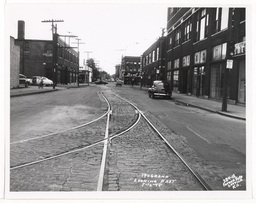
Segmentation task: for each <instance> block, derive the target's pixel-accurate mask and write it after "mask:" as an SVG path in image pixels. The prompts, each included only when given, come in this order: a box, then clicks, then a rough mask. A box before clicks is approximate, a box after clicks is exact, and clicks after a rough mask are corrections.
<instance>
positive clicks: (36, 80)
mask: <svg viewBox="0 0 256 203" xmlns="http://www.w3.org/2000/svg"><path fill="white" fill-rule="evenodd" d="M41 79H43V84H44V85H45V86H52V85H53V81H52V80H50V79H48V78H47V77H43V76H33V77H32V83H33V85H39V83H40V81H41Z"/></svg>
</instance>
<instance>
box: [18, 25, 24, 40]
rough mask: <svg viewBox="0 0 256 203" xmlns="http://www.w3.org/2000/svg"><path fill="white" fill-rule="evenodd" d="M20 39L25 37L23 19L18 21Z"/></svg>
mask: <svg viewBox="0 0 256 203" xmlns="http://www.w3.org/2000/svg"><path fill="white" fill-rule="evenodd" d="M18 39H20V40H24V39H25V22H24V21H23V20H19V21H18Z"/></svg>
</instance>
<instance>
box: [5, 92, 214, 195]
mask: <svg viewBox="0 0 256 203" xmlns="http://www.w3.org/2000/svg"><path fill="white" fill-rule="evenodd" d="M101 94H102V96H103V97H104V99H105V101H106V102H107V104H108V111H107V112H106V113H104V114H103V115H102V116H101V117H99V118H97V119H95V120H97V121H98V120H100V119H101V118H103V117H105V116H106V115H107V123H106V131H105V138H104V139H102V140H99V141H97V142H95V143H93V144H90V145H88V146H83V147H81V146H80V147H79V148H77V149H72V150H69V151H66V152H62V153H60V154H57V155H54V156H50V157H46V158H44V159H41V160H37V161H33V162H29V163H25V164H21V165H16V166H12V167H10V170H14V169H19V168H23V167H26V166H30V165H33V164H38V163H42V162H44V161H48V160H51V159H55V158H59V157H62V156H65V155H68V154H71V153H75V152H79V151H82V150H85V149H89V148H91V147H94V146H96V145H98V144H100V143H102V142H104V148H103V155H102V161H101V166H100V174H99V179H98V185H97V191H102V188H103V184H104V174H105V165H106V159H107V156H108V155H107V151H108V149H107V148H108V145H109V143H110V144H111V142H112V140H113V139H115V138H117V137H119V136H121V135H123V134H125V133H127V132H128V131H130V130H131V129H133V128H134V127H135V126H136V125H137V124H138V123H139V121H140V120H141V117H143V118H144V120H145V121H146V123H148V125H149V126H150V127H151V128H152V129H153V131H154V132H156V134H157V135H158V136H159V137H160V138H161V139H162V140H163V141H164V143H165V144H166V145H167V146H168V148H169V149H171V150H172V151H173V153H174V154H175V155H176V156H177V157H178V158H179V159H180V160H181V162H182V163H183V164H184V165H185V166H186V168H187V169H188V170H189V171H190V172H191V174H192V175H193V176H194V177H195V179H196V180H197V181H198V182H199V183H200V184H201V185H202V187H203V188H204V189H205V190H211V188H210V187H209V186H208V185H207V183H206V182H205V181H204V180H203V178H202V177H201V176H200V175H199V174H198V173H197V172H196V171H194V169H193V168H192V167H190V166H189V165H188V164H187V163H186V161H185V160H184V159H183V158H182V157H181V155H180V154H179V153H178V152H177V151H176V150H175V149H174V147H173V146H172V145H171V144H170V143H169V142H168V141H167V140H166V138H165V137H164V136H163V135H162V134H161V133H160V132H159V131H158V130H157V128H156V127H155V126H154V125H153V124H152V123H151V122H150V120H149V119H148V118H147V117H146V116H145V115H144V114H143V112H142V111H140V110H139V108H138V107H137V106H135V105H134V104H133V103H132V102H130V101H128V100H127V99H125V98H123V97H121V96H119V95H117V94H116V93H114V92H113V91H112V94H114V95H115V96H116V97H117V98H119V99H121V100H123V101H126V102H127V103H129V104H130V105H131V106H132V107H133V108H134V109H135V114H136V115H137V119H136V120H135V121H133V122H132V123H131V124H130V126H128V127H127V128H126V129H123V130H121V131H119V132H115V133H112V134H110V135H109V119H110V114H111V111H112V110H111V104H110V102H109V100H108V99H107V97H106V96H105V95H104V94H103V92H102V91H101ZM95 120H93V121H91V122H88V123H86V124H83V125H80V126H76V127H74V128H72V129H67V130H65V131H64V132H66V131H69V130H74V129H78V128H81V127H84V126H86V125H89V124H91V123H93V122H96V121H95ZM58 133H60V132H57V133H51V134H48V135H45V136H41V137H36V138H32V139H33V140H34V139H39V138H43V137H47V136H50V135H54V134H58ZM32 139H30V140H32ZM26 141H29V140H23V141H18V142H13V143H11V144H17V143H22V142H26Z"/></svg>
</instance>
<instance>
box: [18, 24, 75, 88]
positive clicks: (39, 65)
mask: <svg viewBox="0 0 256 203" xmlns="http://www.w3.org/2000/svg"><path fill="white" fill-rule="evenodd" d="M15 43H16V44H18V45H19V46H20V73H21V74H24V75H26V76H27V77H32V76H45V77H47V78H49V79H51V80H53V81H54V82H55V83H62V84H67V83H72V82H76V79H77V75H78V73H79V66H78V52H77V51H75V50H74V49H72V48H70V47H69V45H68V44H67V43H66V42H64V41H63V40H62V39H61V38H60V36H59V35H58V34H57V33H54V34H53V40H35V39H25V22H24V21H18V38H17V39H16V40H15ZM54 57H55V58H54ZM54 60H55V61H54Z"/></svg>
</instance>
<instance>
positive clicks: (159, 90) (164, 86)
mask: <svg viewBox="0 0 256 203" xmlns="http://www.w3.org/2000/svg"><path fill="white" fill-rule="evenodd" d="M148 96H149V97H151V98H153V99H154V98H155V97H166V98H169V99H170V98H171V96H172V91H171V88H170V85H169V83H168V82H166V81H161V80H155V81H154V82H153V85H152V87H150V88H149V89H148Z"/></svg>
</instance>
